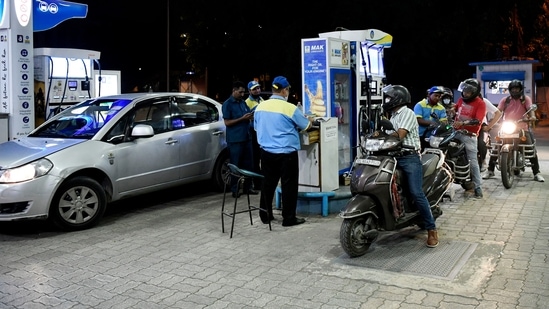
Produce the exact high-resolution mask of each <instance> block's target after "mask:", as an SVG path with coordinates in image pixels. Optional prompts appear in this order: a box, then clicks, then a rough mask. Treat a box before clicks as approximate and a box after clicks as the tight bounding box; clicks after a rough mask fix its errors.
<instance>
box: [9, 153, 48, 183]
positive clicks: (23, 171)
mask: <svg viewBox="0 0 549 309" xmlns="http://www.w3.org/2000/svg"><path fill="white" fill-rule="evenodd" d="M52 167H53V163H51V161H50V160H48V159H40V160H36V161H34V162H31V163H29V164H25V165H23V166H20V167H16V168H9V169H5V170H0V183H16V182H23V181H28V180H31V179H34V178H38V177H40V176H44V175H46V174H47V173H48V172H49V171H50V170H51V169H52Z"/></svg>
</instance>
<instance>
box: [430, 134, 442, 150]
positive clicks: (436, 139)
mask: <svg viewBox="0 0 549 309" xmlns="http://www.w3.org/2000/svg"><path fill="white" fill-rule="evenodd" d="M442 140H444V137H440V136H431V137H430V138H429V145H430V146H431V147H433V148H438V147H439V146H440V143H441V142H442Z"/></svg>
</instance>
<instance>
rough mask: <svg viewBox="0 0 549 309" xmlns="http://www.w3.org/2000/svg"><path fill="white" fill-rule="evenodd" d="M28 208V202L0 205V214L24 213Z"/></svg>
mask: <svg viewBox="0 0 549 309" xmlns="http://www.w3.org/2000/svg"><path fill="white" fill-rule="evenodd" d="M28 207H29V202H17V203H5V204H0V214H16V213H20V212H25V211H26V210H27V209H28Z"/></svg>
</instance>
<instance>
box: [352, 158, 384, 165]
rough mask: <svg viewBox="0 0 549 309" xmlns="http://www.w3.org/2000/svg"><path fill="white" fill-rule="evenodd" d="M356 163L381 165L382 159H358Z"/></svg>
mask: <svg viewBox="0 0 549 309" xmlns="http://www.w3.org/2000/svg"><path fill="white" fill-rule="evenodd" d="M356 163H358V164H364V165H372V166H379V165H380V164H381V161H378V160H372V159H356Z"/></svg>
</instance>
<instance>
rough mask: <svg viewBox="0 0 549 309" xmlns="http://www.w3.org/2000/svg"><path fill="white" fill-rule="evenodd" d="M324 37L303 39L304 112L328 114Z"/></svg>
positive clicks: (319, 114) (324, 115)
mask: <svg viewBox="0 0 549 309" xmlns="http://www.w3.org/2000/svg"><path fill="white" fill-rule="evenodd" d="M326 43H327V41H326V39H318V40H303V46H302V48H303V51H302V52H303V83H304V85H303V90H304V93H303V108H304V111H305V113H306V114H315V115H316V116H318V117H326V116H328V117H329V116H330V110H329V109H328V107H327V106H326V102H325V101H324V100H325V99H327V93H326V91H327V81H328V70H327V54H326V50H327V48H328V46H327V44H326Z"/></svg>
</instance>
